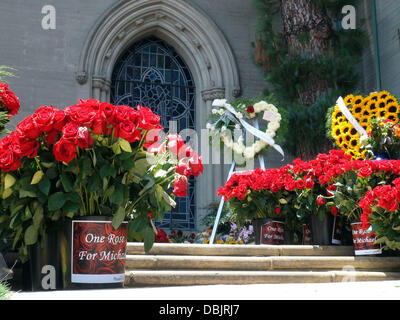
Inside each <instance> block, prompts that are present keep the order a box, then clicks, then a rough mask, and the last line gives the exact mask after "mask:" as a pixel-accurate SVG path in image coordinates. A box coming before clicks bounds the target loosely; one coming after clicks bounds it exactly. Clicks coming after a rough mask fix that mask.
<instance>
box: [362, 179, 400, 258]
mask: <svg viewBox="0 0 400 320" xmlns="http://www.w3.org/2000/svg"><path fill="white" fill-rule="evenodd" d="M399 202H400V178H397V179H395V180H393V181H392V183H391V184H386V185H380V186H376V187H375V188H374V189H372V190H368V192H367V193H366V194H365V196H364V197H363V198H362V199H361V200H360V202H359V206H360V207H361V208H362V210H363V211H362V216H361V222H362V223H363V229H367V228H369V227H372V231H373V232H374V233H375V234H376V235H377V240H376V242H375V243H376V244H383V245H384V249H391V250H400V219H399Z"/></svg>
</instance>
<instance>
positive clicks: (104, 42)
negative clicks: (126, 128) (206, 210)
mask: <svg viewBox="0 0 400 320" xmlns="http://www.w3.org/2000/svg"><path fill="white" fill-rule="evenodd" d="M149 36H156V37H157V38H160V39H161V40H163V41H165V42H166V43H167V44H168V45H170V46H172V47H173V48H174V49H175V50H176V52H177V53H178V54H179V55H180V56H181V57H182V59H183V60H184V61H185V63H186V64H187V66H188V68H189V69H190V71H191V74H192V76H193V80H194V82H195V87H196V117H195V118H196V128H197V132H198V134H199V135H200V129H202V128H204V127H205V123H206V119H207V115H208V114H209V113H210V111H211V104H212V101H213V100H214V99H216V98H227V99H233V98H236V97H238V96H240V93H241V90H240V82H239V71H238V67H237V64H236V61H235V57H234V54H233V52H232V50H231V48H230V45H229V43H228V41H227V40H226V38H225V36H224V35H223V33H222V32H221V30H220V29H219V28H218V27H217V25H216V24H215V23H214V22H213V21H212V19H211V18H210V17H209V16H207V14H206V13H204V12H203V11H202V10H201V9H199V8H198V7H197V6H195V5H193V4H191V3H190V2H189V1H187V0H136V1H126V0H121V1H119V2H118V3H116V4H115V5H113V6H112V7H111V8H109V9H108V10H107V11H106V12H105V13H104V14H103V15H102V16H101V17H100V19H99V20H98V22H97V23H96V24H95V25H94V26H93V28H92V29H91V31H90V33H89V35H88V37H87V39H86V41H85V44H84V47H83V50H82V53H81V58H80V62H79V69H78V70H77V74H76V80H77V82H78V83H79V84H81V85H82V87H81V91H80V94H81V96H85V95H87V96H88V97H91V98H96V99H99V100H102V101H109V100H110V87H111V76H112V72H113V69H114V66H115V64H116V62H117V60H118V58H119V57H120V56H121V55H122V54H123V53H124V51H125V50H126V49H127V48H129V47H130V46H131V45H133V44H134V43H135V42H137V41H140V40H141V39H144V38H146V37H149ZM201 151H202V153H203V152H204V151H203V150H201ZM207 161H211V156H210V158H209V159H205V162H206V163H207ZM226 175H227V168H224V170H222V166H220V165H209V166H205V172H204V174H203V175H201V176H200V177H199V179H198V188H197V190H200V191H199V192H198V193H196V203H198V204H202V205H201V206H203V207H204V206H206V205H208V204H209V203H211V202H213V201H215V199H216V190H217V188H218V187H219V186H220V185H222V184H223V183H224V182H225V179H226ZM199 219H200V218H199V216H198V221H199Z"/></svg>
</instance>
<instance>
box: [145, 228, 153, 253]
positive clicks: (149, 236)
mask: <svg viewBox="0 0 400 320" xmlns="http://www.w3.org/2000/svg"><path fill="white" fill-rule="evenodd" d="M143 240H144V251H145V252H146V253H148V252H149V251H150V250H151V248H152V247H153V244H154V241H155V234H154V230H153V228H151V227H147V228H146V229H144V231H143Z"/></svg>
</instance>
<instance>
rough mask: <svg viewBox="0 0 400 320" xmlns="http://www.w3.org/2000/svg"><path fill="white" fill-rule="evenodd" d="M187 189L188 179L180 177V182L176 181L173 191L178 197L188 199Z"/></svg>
mask: <svg viewBox="0 0 400 320" xmlns="http://www.w3.org/2000/svg"><path fill="white" fill-rule="evenodd" d="M187 187H188V182H187V179H186V178H185V177H180V178H179V179H178V180H175V182H174V189H173V190H172V193H173V194H175V195H176V196H178V197H186V195H187Z"/></svg>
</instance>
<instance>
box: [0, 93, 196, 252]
mask: <svg viewBox="0 0 400 320" xmlns="http://www.w3.org/2000/svg"><path fill="white" fill-rule="evenodd" d="M162 129H163V128H162V127H161V125H160V117H159V116H158V115H156V114H154V113H153V112H152V111H151V110H150V109H149V108H146V107H142V106H137V107H136V108H131V107H129V106H114V105H112V104H109V103H100V102H99V101H97V100H87V101H83V100H80V101H79V103H78V104H76V105H72V106H69V107H67V108H65V109H63V110H60V109H58V108H56V107H53V106H42V107H40V108H39V109H37V110H36V112H35V113H34V114H33V115H30V116H28V117H27V118H25V119H24V120H23V121H22V122H20V123H19V124H18V125H17V127H16V130H15V131H14V132H12V133H11V134H10V135H8V136H6V137H5V138H3V139H2V140H0V155H1V156H0V170H1V175H2V179H1V182H2V183H1V187H0V195H1V196H2V202H3V203H2V205H3V207H4V208H5V209H6V210H5V213H3V214H2V215H1V216H0V224H2V227H4V228H9V229H11V230H12V232H13V235H14V244H13V246H14V247H19V248H20V255H21V257H22V258H26V257H27V246H28V245H32V244H34V243H36V242H37V240H38V238H39V236H40V235H43V234H44V233H46V231H47V230H48V229H49V228H53V227H54V226H57V225H58V224H59V223H62V222H63V221H65V220H66V219H71V218H73V217H79V216H89V215H106V216H112V217H113V220H112V224H113V226H114V228H118V227H119V226H120V224H121V223H122V221H124V220H125V219H128V220H129V221H130V225H129V232H130V234H131V235H135V236H136V237H140V238H141V239H144V243H145V250H146V251H148V250H150V248H151V246H152V244H153V242H154V240H155V234H157V229H156V228H155V226H154V223H153V219H154V220H161V219H162V218H163V215H164V213H165V212H168V211H169V210H170V209H171V207H173V206H175V201H174V197H175V195H174V194H173V193H175V194H176V195H178V196H184V195H186V188H187V179H188V177H190V176H191V175H195V176H198V175H199V174H200V173H201V172H202V171H203V167H202V164H201V157H200V156H199V155H198V154H197V153H196V152H194V151H193V150H192V149H191V148H190V147H188V146H186V145H185V143H184V142H183V140H182V139H181V138H180V137H179V136H178V135H169V136H167V137H165V136H164V135H163V134H162ZM149 212H151V214H149Z"/></svg>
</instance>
